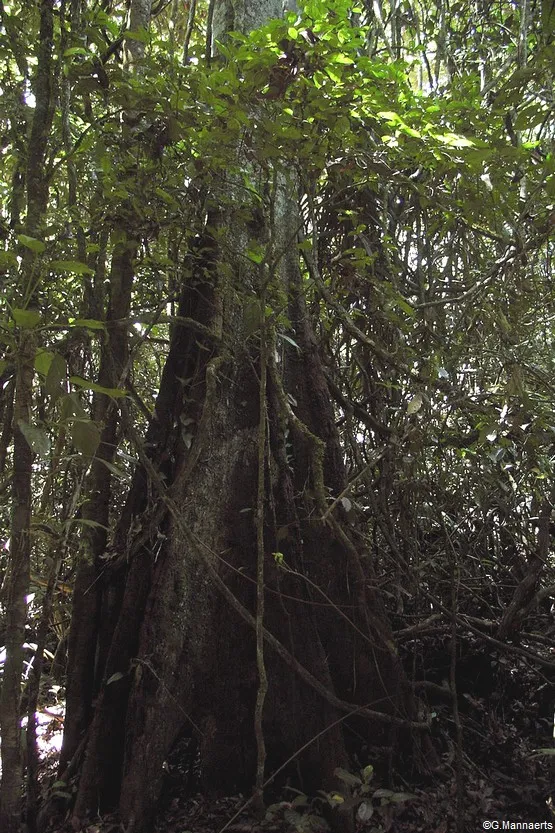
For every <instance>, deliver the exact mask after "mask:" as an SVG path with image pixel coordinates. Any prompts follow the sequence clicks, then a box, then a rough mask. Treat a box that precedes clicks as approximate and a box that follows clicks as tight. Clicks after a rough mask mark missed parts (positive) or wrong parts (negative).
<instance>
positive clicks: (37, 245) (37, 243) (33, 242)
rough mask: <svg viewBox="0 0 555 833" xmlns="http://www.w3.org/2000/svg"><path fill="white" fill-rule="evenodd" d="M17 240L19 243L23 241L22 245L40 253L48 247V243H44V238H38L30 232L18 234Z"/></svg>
mask: <svg viewBox="0 0 555 833" xmlns="http://www.w3.org/2000/svg"><path fill="white" fill-rule="evenodd" d="M17 240H18V243H21V245H22V246H25V248H26V249H30V250H31V251H32V252H35V253H36V254H40V253H41V252H44V250H45V249H46V243H43V241H42V240H37V239H36V237H29V235H28V234H18V235H17Z"/></svg>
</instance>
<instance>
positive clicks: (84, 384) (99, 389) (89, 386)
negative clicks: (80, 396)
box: [69, 376, 127, 399]
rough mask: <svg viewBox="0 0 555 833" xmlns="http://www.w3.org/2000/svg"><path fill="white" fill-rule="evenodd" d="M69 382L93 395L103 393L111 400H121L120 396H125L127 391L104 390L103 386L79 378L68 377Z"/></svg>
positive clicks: (118, 389) (119, 389)
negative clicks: (90, 391)
mask: <svg viewBox="0 0 555 833" xmlns="http://www.w3.org/2000/svg"><path fill="white" fill-rule="evenodd" d="M69 381H70V382H71V384H72V385H76V386H77V387H78V388H82V389H83V390H92V391H94V392H95V393H104V394H105V395H106V396H111V397H112V399H121V397H122V396H127V391H126V390H123V389H122V388H105V387H104V386H103V385H98V384H97V383H96V382H90V381H89V380H88V379H83V378H82V377H81V376H70V377H69Z"/></svg>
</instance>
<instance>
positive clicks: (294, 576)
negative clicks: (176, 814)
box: [74, 0, 422, 833]
mask: <svg viewBox="0 0 555 833" xmlns="http://www.w3.org/2000/svg"><path fill="white" fill-rule="evenodd" d="M281 13H282V4H281V2H278V0H266V1H265V0H260V2H257V3H247V2H245V1H243V2H231V0H227V2H220V3H216V6H215V10H214V29H213V31H214V37H215V39H216V40H219V39H221V38H222V37H223V35H224V33H225V31H229V30H231V29H235V30H237V29H240V30H243V31H248V30H249V28H251V27H253V26H259V25H261V24H263V23H264V22H266V21H267V20H268V19H269V18H270V17H271V16H279V15H280V14H281ZM250 164H252V163H247V162H246V161H245V165H250ZM256 175H257V176H258V178H259V181H260V182H264V180H265V178H266V181H267V182H268V181H269V182H270V183H271V182H273V183H274V188H273V192H272V187H271V186H268V189H267V192H265V198H266V204H267V205H268V203H271V205H270V206H269V207H268V208H267V210H265V211H262V210H261V208H260V203H259V202H255V201H254V200H253V204H252V205H251V206H249V207H248V208H247V206H246V205H245V198H244V194H243V195H242V198H241V204H240V206H239V208H240V210H238V211H237V212H234V208H233V206H232V207H231V208H226V209H222V210H221V211H220V212H219V213H216V212H214V213H213V214H212V215H211V216H210V218H209V222H208V223H207V226H206V237H205V240H204V242H203V245H202V246H201V253H199V256H198V258H197V266H196V269H195V270H194V271H193V274H192V277H191V278H190V279H189V280H188V281H187V282H186V284H185V285H184V288H183V297H182V301H181V308H180V314H181V315H183V317H188V318H192V319H193V320H195V321H197V322H198V323H199V324H201V325H203V332H205V333H208V334H209V335H207V336H205V337H200V338H199V335H198V333H196V332H192V331H190V330H188V329H187V326H186V325H183V324H180V325H178V326H177V327H176V331H175V333H174V336H173V339H172V344H171V348H170V352H169V356H168V360H167V364H166V368H165V371H164V378H163V381H162V386H161V390H160V395H159V400H158V403H157V407H156V415H155V419H154V421H153V424H152V426H151V428H150V429H149V432H148V436H147V441H146V445H145V448H144V449H143V451H142V452H141V453H142V454H143V465H142V467H141V468H140V469H139V471H138V472H137V474H136V477H135V482H134V484H133V486H132V489H131V493H130V496H129V501H128V504H127V506H126V509H125V510H124V518H125V524H129V526H133V528H135V529H136V528H137V525H138V527H139V529H140V532H139V533H138V536H137V541H138V542H139V543H138V546H137V547H135V548H133V547H132V548H131V550H129V549H128V550H127V552H125V550H124V548H123V542H122V541H120V538H119V535H117V536H116V542H118V541H120V546H121V551H120V552H119V557H120V559H121V558H123V559H124V561H126V560H127V562H128V563H126V564H125V566H123V579H122V588H123V589H122V596H121V604H120V608H119V610H120V612H119V617H118V620H117V624H116V625H115V628H114V631H113V636H112V639H111V645H110V649H109V652H108V658H107V663H106V667H105V669H104V677H103V683H102V686H101V689H100V692H99V695H98V698H97V703H96V708H95V713H94V717H93V720H92V724H91V727H90V730H89V736H88V744H87V750H86V756H85V764H84V766H83V768H82V771H81V779H80V783H79V789H78V795H77V801H76V805H75V809H74V823H75V824H78V823H80V821H81V820H82V819H83V818H84V817H86V816H87V814H89V813H92V812H96V811H97V809H98V808H99V807H100V808H101V809H108V808H109V807H115V806H116V804H118V803H119V810H120V815H121V820H122V823H123V824H124V825H125V827H126V831H127V833H145V832H146V831H147V830H149V829H150V825H151V821H152V816H153V813H154V811H155V807H156V802H157V800H158V797H159V795H160V792H161V788H162V782H163V774H164V769H163V764H164V761H165V760H166V758H167V756H168V754H169V752H170V750H171V748H172V745H173V744H174V742H175V741H176V739H177V738H178V737H179V735H180V734H181V733H182V732H187V733H189V734H191V735H193V736H194V737H195V738H196V739H197V741H198V745H199V750H200V759H201V777H202V784H203V788H204V790H205V791H206V792H208V793H226V792H232V791H234V790H236V789H242V790H249V789H251V788H252V787H253V785H254V784H255V780H256V779H257V775H258V783H259V786H260V780H261V779H260V766H261V763H260V761H261V757H260V738H258V753H259V754H258V760H257V731H255V709H256V703H257V693H259V692H260V689H259V672H260V640H259V641H258V649H259V653H258V659H259V662H258V667H257V640H256V638H255V630H256V628H257V627H258V634H259V636H260V633H262V635H263V638H264V666H265V673H266V678H267V693H266V696H265V699H264V707H263V710H262V729H263V735H264V746H265V759H266V775H269V774H271V773H272V772H273V771H274V770H275V769H277V768H278V767H280V766H281V765H282V764H283V763H284V761H286V760H287V759H289V758H292V759H295V758H296V760H295V764H294V766H293V767H292V768H291V771H290V772H289V773H287V774H289V775H292V776H293V777H297V776H299V775H300V779H301V782H300V786H301V787H303V788H304V789H305V790H307V791H308V792H311V791H314V790H317V789H322V788H324V789H325V788H331V787H332V786H334V785H335V774H334V771H335V769H336V767H338V766H346V765H347V761H348V757H347V746H346V742H345V736H344V733H343V731H342V728H341V723H342V720H341V719H340V718H342V717H343V716H347V717H345V719H348V714H349V712H358V713H359V717H358V721H357V724H356V728H357V731H359V732H362V733H363V735H365V736H366V737H367V738H368V739H370V738H374V739H376V738H380V737H382V738H384V739H385V740H386V741H387V742H388V743H390V744H391V745H393V741H394V739H395V738H394V735H397V734H398V733H399V727H401V729H402V727H403V726H406V727H407V728H408V727H412V728H414V727H415V726H416V723H415V705H414V702H413V701H412V699H411V695H410V693H409V690H408V686H407V684H406V681H405V678H404V675H403V671H402V668H401V665H400V663H399V660H398V658H397V655H396V651H395V646H394V643H393V639H392V635H391V631H390V628H389V625H388V623H387V619H386V616H385V612H384V607H383V603H382V601H381V599H380V597H379V595H378V594H377V593H376V592H375V591H374V590H372V589H370V585H371V583H372V576H371V573H370V572H369V571H368V570H367V569H365V568H363V566H362V563H361V561H360V558H359V555H358V553H357V551H356V547H355V545H354V544H353V542H352V541H351V539H350V537H349V534H348V531H346V529H347V525H346V523H345V518H344V517H342V516H341V510H338V515H337V517H335V515H333V514H332V516H331V520H328V521H327V522H324V521H323V520H322V517H323V516H324V514H325V513H326V508H327V506H328V503H327V494H328V492H329V493H331V495H332V496H337V495H339V494H340V493H341V492H342V491H343V490H344V488H345V486H346V477H345V471H344V466H343V460H342V451H341V446H340V442H339V437H338V434H337V430H336V427H335V417H334V412H333V407H332V404H331V398H330V395H329V391H328V388H327V384H326V380H325V375H324V370H323V367H322V362H321V358H320V356H319V353H318V345H317V342H316V339H315V336H314V333H313V331H312V328H311V325H310V321H309V317H308V313H307V309H306V305H305V301H304V295H303V286H302V276H301V271H300V266H299V255H298V250H297V247H296V242H297V233H298V231H299V216H298V212H297V207H296V206H297V200H296V196H297V194H296V192H297V183H296V180H295V179H294V178H292V179H291V180H289V181H288V180H287V179H286V177H285V176H284V174H283V173H277V174H276V173H275V172H273V171H271V170H258V171H256ZM262 187H266V186H262ZM235 188H236V186H235V183H234V182H230V183H229V188H228V190H229V192H230V193H231V194H233V193H234V190H235ZM247 215H250V216H248V219H245V217H246V216H247ZM253 239H254V240H256V241H257V242H258V243H259V244H260V245H261V246H262V247H265V250H266V257H265V259H264V261H263V262H262V264H254V263H253V262H252V261H250V260H249V258H248V257H247V256H246V255H245V253H246V252H247V250H248V245H249V241H252V240H253ZM268 287H272V288H273V290H275V291H277V290H278V289H279V292H280V293H282V294H283V293H285V294H286V297H287V298H288V315H289V319H290V321H291V323H292V327H293V331H294V333H293V335H294V339H295V341H296V343H297V345H298V347H293V346H289V345H287V347H286V349H284V350H283V349H282V345H281V344H280V345H279V352H280V353H281V355H280V357H279V358H274V356H275V355H276V352H278V351H277V347H278V345H277V343H276V336H275V327H274V325H273V322H271V321H270V322H268V323H265V317H266V310H265V308H264V306H263V305H262V304H261V301H260V299H261V298H263V297H264V293H265V291H266V289H267V288H268ZM245 308H247V309H250V310H251V311H253V312H254V315H255V317H256V315H258V316H259V321H258V324H256V322H255V326H254V328H253V327H252V321H250V322H249V319H250V318H252V316H250V315H247V314H246V313H245ZM262 329H263V330H264V335H263V337H264V338H266V337H267V338H268V339H269V342H268V344H269V347H268V354H267V355H268V359H267V361H268V367H267V370H268V374H267V390H266V396H265V398H264V399H261V394H260V377H259V368H260V354H259V350H260V343H261V341H260V339H261V330H262ZM178 380H179V381H178ZM184 380H185V381H184ZM261 404H262V405H263V406H264V405H265V407H262V409H261ZM261 410H262V412H261ZM265 414H266V415H267V423H268V424H267V432H266V430H264V431H263V432H261V431H260V421H261V419H265V418H266V417H265ZM183 417H186V419H187V426H188V427H187V430H188V433H193V437H192V440H189V441H188V442H187V443H186V442H184V439H183V436H182V431H181V429H180V427H179V426H180V425H181V424H182V418H183ZM176 426H177V427H176ZM191 426H192V427H191ZM262 435H263V436H264V442H267V446H266V454H265V459H264V466H265V470H264V472H263V477H262V478H261V471H260V465H259V463H260V461H259V451H260V437H261V436H262ZM164 460H165V461H166V463H170V465H169V467H168V468H167V469H166V470H165V471H164V474H165V479H164V480H163V479H162V477H161V474H160V471H158V470H157V466H162V465H163V462H162V461H164ZM261 482H263V483H264V487H265V488H264V501H263V503H264V507H263V512H262V521H263V529H262V531H261V530H260V529H259V528H257V520H258V521H259V520H260V517H261V516H260V515H259V514H258V516H257V508H258V507H260V493H259V491H258V486H259V484H260V483H261ZM147 491H149V492H150V493H151V494H153V495H154V499H153V500H152V501H151V502H150V503H149V501H148V500H147V497H146V494H145V492H147ZM125 524H124V525H123V526H122V527H121V529H122V530H123V528H124V526H125ZM158 531H159V532H160V533H161V535H162V538H163V544H162V546H161V547H159V548H158V549H157V550H156V551H154V547H153V543H154V541H155V538H156V534H157V533H158ZM261 553H264V564H263V574H264V604H263V605H260V599H259V602H258V605H257V576H258V582H259V586H258V590H259V591H260V578H259V577H260V574H261V571H260V557H261ZM262 607H263V608H264V618H263V622H260V621H258V623H257V619H256V612H257V610H258V611H259V612H260V610H261V609H262ZM261 625H262V631H261V630H260V626H261ZM262 699H263V698H260V697H259V698H258V703H259V704H260V703H261V701H262ZM258 716H259V715H258ZM258 728H259V727H258ZM419 728H420V729H422V726H420V727H419ZM407 737H408V732H407ZM301 749H302V750H303V751H302V753H301V752H300V750H301ZM347 828H348V822H347V821H345V826H344V829H347Z"/></svg>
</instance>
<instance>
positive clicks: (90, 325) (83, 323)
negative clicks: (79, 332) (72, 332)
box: [69, 318, 106, 330]
mask: <svg viewBox="0 0 555 833" xmlns="http://www.w3.org/2000/svg"><path fill="white" fill-rule="evenodd" d="M69 323H70V326H71V327H85V328H86V329H87V330H105V329H106V324H105V323H104V321H97V320H96V318H70V320H69Z"/></svg>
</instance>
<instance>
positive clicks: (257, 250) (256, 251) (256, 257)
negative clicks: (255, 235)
mask: <svg viewBox="0 0 555 833" xmlns="http://www.w3.org/2000/svg"><path fill="white" fill-rule="evenodd" d="M246 254H247V257H248V259H249V260H252V262H253V263H262V261H263V260H264V255H265V252H264V247H263V246H261V245H260V243H256V242H255V241H252V240H251V242H250V245H249V248H248V249H247V252H246Z"/></svg>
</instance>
